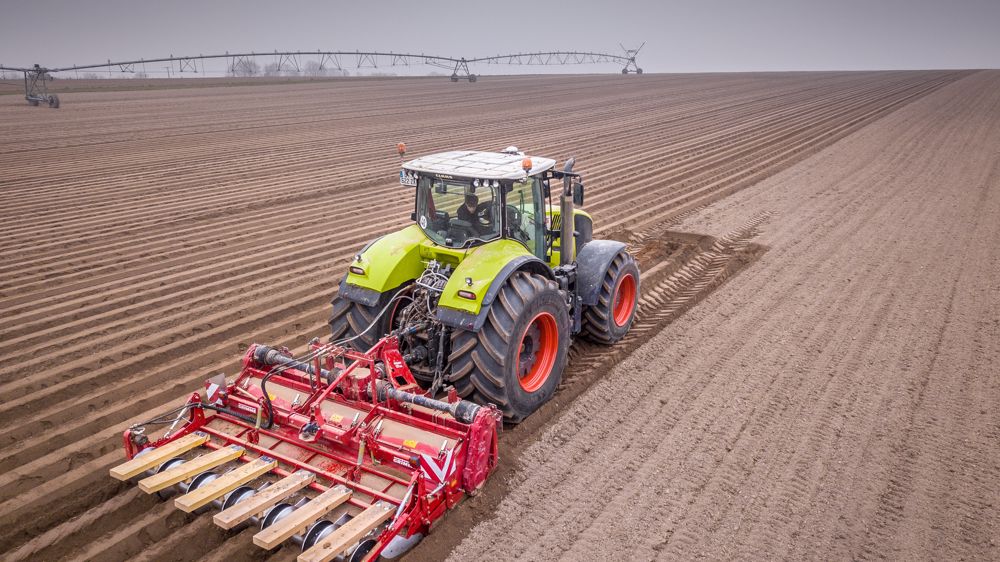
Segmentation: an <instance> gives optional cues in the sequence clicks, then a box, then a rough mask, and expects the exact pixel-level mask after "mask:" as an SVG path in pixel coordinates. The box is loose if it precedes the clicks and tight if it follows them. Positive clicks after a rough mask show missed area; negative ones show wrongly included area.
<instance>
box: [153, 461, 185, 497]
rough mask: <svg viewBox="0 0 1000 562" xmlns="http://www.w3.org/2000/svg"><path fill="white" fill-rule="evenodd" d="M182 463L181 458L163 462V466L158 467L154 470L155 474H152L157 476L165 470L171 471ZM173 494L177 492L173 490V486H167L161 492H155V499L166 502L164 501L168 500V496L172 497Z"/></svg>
mask: <svg viewBox="0 0 1000 562" xmlns="http://www.w3.org/2000/svg"><path fill="white" fill-rule="evenodd" d="M183 462H184V459H183V458H181V457H174V458H172V459H169V460H166V461H163V464H161V465H160V466H158V467H157V468H156V472H154V473H153V474H159V473H161V472H163V471H165V470H169V469H171V468H173V467H175V466H177V465H179V464H181V463H183ZM175 493H177V490H176V489H175V488H174V486H169V487H167V488H164V489H162V490H158V491H157V492H156V497H158V498H160V499H161V500H166V499H169V498H170V496H172V495H174V494H175Z"/></svg>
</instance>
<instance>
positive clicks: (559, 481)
mask: <svg viewBox="0 0 1000 562" xmlns="http://www.w3.org/2000/svg"><path fill="white" fill-rule="evenodd" d="M998 81H1000V73H995V72H978V73H974V72H965V71H952V72H945V71H941V72H881V73H787V74H746V75H739V74H726V75H684V76H669V75H661V76H657V75H644V76H642V77H636V76H625V77H622V76H580V77H504V78H484V79H483V80H481V81H479V82H477V83H475V84H453V83H451V82H449V81H447V80H432V79H426V78H423V79H393V80H341V81H325V82H313V83H297V84H271V85H253V86H243V85H232V86H226V87H220V86H213V87H187V85H185V87H184V88H180V89H158V90H152V91H107V92H90V93H74V94H67V95H66V96H64V97H63V100H62V101H63V107H62V108H61V109H59V110H50V109H48V108H41V107H39V108H31V107H28V106H27V105H26V104H25V103H24V102H23V100H20V99H18V98H17V97H16V96H2V97H0V186H2V190H3V193H4V195H5V198H4V206H3V208H2V209H0V217H2V219H3V224H4V227H5V228H4V229H3V231H2V232H0V240H2V244H0V255H2V257H3V259H2V262H0V310H2V311H3V319H4V322H3V323H2V325H0V341H2V345H0V390H2V391H3V395H4V401H3V403H0V551H2V552H4V553H5V556H4V557H5V559H11V560H22V559H46V560H48V559H80V560H84V559H91V560H92V559H112V560H115V559H117V560H121V559H126V558H131V559H139V560H165V559H184V560H189V559H197V558H207V559H215V560H224V559H234V558H235V559H245V558H264V557H265V556H266V553H264V552H263V551H261V550H259V549H257V548H256V547H254V546H253V545H252V541H251V540H250V536H249V534H248V533H247V532H242V533H233V534H228V535H227V534H226V533H224V532H222V531H220V530H219V529H218V528H216V527H215V526H214V525H212V523H211V518H210V517H206V516H202V517H196V516H188V515H184V514H183V513H181V512H178V511H176V510H175V509H173V506H172V504H171V503H169V502H159V501H157V500H156V499H155V498H154V497H149V496H146V495H145V494H143V493H141V492H140V491H139V490H138V489H136V488H135V487H134V486H133V485H125V484H120V483H118V482H116V481H114V480H112V479H110V478H109V477H108V475H107V470H108V468H109V467H110V466H112V465H114V464H116V463H118V462H120V461H121V459H122V453H121V450H120V446H121V443H120V433H121V431H122V430H123V429H124V428H125V427H127V425H128V424H129V423H130V422H132V421H137V420H138V419H140V418H145V417H149V415H150V413H157V412H162V411H165V410H166V409H168V406H169V405H170V404H173V403H175V402H176V401H177V399H178V397H182V396H185V395H186V394H188V393H189V392H190V391H191V390H192V389H194V388H198V387H200V385H201V382H202V380H203V379H204V378H205V376H206V374H210V373H215V372H219V371H225V372H228V373H230V374H232V373H233V372H234V371H235V369H236V368H237V360H238V358H239V356H240V353H241V351H242V350H244V349H245V348H246V346H247V345H249V344H250V343H251V342H253V341H260V342H270V343H274V344H285V345H289V346H290V347H293V348H299V349H301V346H302V344H303V343H304V342H306V341H307V340H308V339H310V338H311V337H313V336H317V335H323V333H324V323H325V319H326V316H327V314H328V308H329V304H328V303H329V299H330V297H331V296H332V295H333V294H334V292H335V291H336V284H337V282H338V281H339V278H340V276H341V275H342V271H343V268H344V266H345V264H346V261H347V259H348V258H349V256H350V255H352V254H353V252H354V251H355V250H356V249H357V248H359V247H360V246H361V245H363V244H364V242H366V241H367V240H369V239H371V238H372V237H374V236H377V235H379V234H381V233H384V232H386V231H389V230H393V229H395V228H398V227H399V226H401V225H403V224H405V223H406V222H407V217H408V214H409V210H410V206H411V205H412V199H411V197H412V194H411V193H410V192H408V191H406V190H404V189H401V188H400V187H399V186H398V184H397V183H396V171H397V169H398V157H397V156H396V154H395V150H394V147H395V143H396V142H399V141H405V142H406V143H407V144H408V146H409V148H410V151H411V153H412V154H414V155H418V154H424V153H429V152H435V151H440V150H445V149H451V148H456V147H465V148H471V149H481V150H497V149H499V148H502V147H504V146H507V145H510V144H516V145H518V146H519V147H521V148H522V149H524V150H526V151H527V152H529V153H532V154H540V155H549V156H554V157H556V158H559V159H560V160H562V159H563V158H566V157H569V156H576V157H577V170H578V171H580V172H581V173H582V174H583V175H584V178H585V180H586V183H587V190H588V193H587V201H586V203H587V204H586V208H587V210H588V211H590V212H591V213H592V214H593V215H594V217H595V226H596V227H597V234H598V235H602V236H606V237H615V238H618V239H622V240H627V241H628V242H630V244H631V245H632V247H633V249H634V250H635V251H636V253H637V254H638V255H639V256H640V260H641V263H642V267H643V274H644V297H643V303H642V310H641V313H642V314H641V318H640V322H639V325H638V326H637V330H636V334H635V335H634V336H633V337H631V338H630V340H629V341H628V342H625V343H624V344H623V345H622V346H620V347H619V348H618V349H616V350H614V351H612V352H610V353H608V352H607V350H595V349H592V348H588V347H586V346H578V347H577V348H575V349H574V351H573V358H572V361H571V364H570V366H569V371H568V373H567V377H566V380H565V381H564V384H563V386H562V387H561V388H560V391H559V393H558V394H557V396H556V399H555V400H554V401H553V402H552V403H550V404H549V405H547V406H546V407H545V408H544V409H543V410H542V411H541V412H540V413H539V414H537V415H535V416H532V418H530V419H529V421H528V422H527V423H525V424H523V425H522V426H519V427H518V428H516V429H514V430H512V431H509V432H506V433H505V434H504V435H503V436H502V442H501V447H502V450H503V452H504V460H503V465H502V466H501V470H500V471H499V473H498V475H497V477H495V478H493V479H492V480H491V482H490V483H489V484H488V486H487V490H486V492H485V493H484V494H483V495H482V496H480V497H477V498H476V499H474V500H472V501H467V502H465V503H464V504H463V505H461V506H459V508H458V509H457V510H456V511H455V512H454V513H452V514H450V515H449V517H447V518H445V520H444V521H443V523H442V525H441V526H439V527H438V532H436V533H434V534H432V535H431V536H430V537H429V538H428V539H427V540H426V541H425V542H424V544H422V545H421V546H420V547H419V548H418V550H416V551H415V552H414V553H413V554H412V555H411V556H410V558H412V559H433V558H440V557H443V556H445V555H447V554H448V553H449V552H452V551H453V548H454V547H455V546H456V545H457V544H458V542H459V541H460V540H462V539H463V537H465V541H464V542H462V544H461V545H458V547H457V550H455V551H454V554H455V556H456V557H458V558H469V557H471V556H473V555H477V556H482V555H483V553H485V554H486V555H487V556H486V557H496V556H501V555H502V556H504V557H509V556H518V557H526V558H558V557H565V558H567V559H577V558H586V557H588V556H597V555H598V553H601V555H603V557H606V556H607V554H609V553H623V555H624V553H628V557H638V558H653V557H656V556H667V557H677V558H690V557H693V556H695V555H699V554H703V555H705V556H708V557H713V558H718V557H733V556H742V557H773V556H774V555H785V556H790V557H797V558H801V557H818V558H829V557H847V556H855V557H880V556H891V557H896V556H902V555H904V554H906V555H914V554H915V555H917V556H921V555H922V556H925V557H938V558H940V557H952V556H951V553H953V552H954V553H958V554H964V555H966V556H967V557H990V556H993V557H996V556H997V551H996V550H993V549H994V548H995V547H994V546H993V545H991V543H990V540H994V539H992V537H995V536H997V532H998V528H997V507H998V503H997V502H998V501H1000V498H998V497H997V495H996V494H997V492H996V491H995V490H996V488H997V481H998V476H1000V468H998V464H997V463H998V458H1000V454H998V444H997V443H998V441H1000V424H998V417H997V413H996V411H995V408H994V406H995V404H996V403H997V400H998V398H1000V388H998V385H1000V383H998V381H997V377H996V375H995V372H994V371H995V367H993V364H994V363H995V362H996V360H997V359H998V351H1000V350H998V343H997V342H998V341H1000V325H998V323H1000V317H998V308H1000V305H998V302H1000V298H998V297H1000V296H998V295H997V285H996V277H997V275H996V272H997V271H998V270H1000V258H998V254H997V250H996V248H997V243H998V242H1000V231H998V225H1000V220H998V214H997V212H998V204H1000V195H998V193H1000V192H998V188H1000V185H998V183H997V182H998V178H997V173H998V170H997V167H996V162H997V161H998V154H997V147H998V146H1000V139H998V138H997V136H998V134H1000V133H998V131H1000V123H998V122H997V121H998V120H1000V111H998V109H1000V105H998V103H1000V101H998V95H1000V94H998V93H997V92H998V91H1000V90H998V88H997V85H998V84H997V82H998ZM679 221H684V222H683V223H680V224H678V222H679ZM680 231H683V232H688V233H689V234H681V233H680ZM695 233H697V234H695ZM758 233H761V234H758ZM755 237H756V238H755ZM762 245H763V246H762ZM764 246H766V247H767V248H769V249H768V250H767V251H765V248H764ZM755 260H756V261H755ZM741 268H742V269H745V271H743V272H742V273H740V274H739V275H738V276H737V277H735V278H731V275H732V274H733V273H736V272H737V271H739V270H740V269H741ZM727 279H731V280H730V281H728V282H726V280H727ZM713 289H714V290H715V291H714V292H713ZM696 303H697V306H694V305H695V304H696ZM647 340H650V341H647ZM644 341H645V342H646V343H645V344H643V345H641V346H640V343H641V342H644ZM617 363H621V365H619V366H617V367H614V368H613V366H614V364H617ZM991 368H993V369H994V370H991ZM543 521H544V522H545V524H544V525H543V524H541V523H542V522H543ZM470 529H471V530H470ZM292 555H293V553H292V552H291V551H290V549H283V550H279V551H278V552H277V554H276V555H274V556H276V557H277V558H279V559H289V558H292V557H293V556H292Z"/></svg>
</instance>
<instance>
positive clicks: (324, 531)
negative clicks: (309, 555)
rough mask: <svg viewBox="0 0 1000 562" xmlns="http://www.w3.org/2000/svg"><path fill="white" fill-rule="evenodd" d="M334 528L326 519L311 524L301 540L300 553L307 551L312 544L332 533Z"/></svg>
mask: <svg viewBox="0 0 1000 562" xmlns="http://www.w3.org/2000/svg"><path fill="white" fill-rule="evenodd" d="M335 527H336V525H334V524H333V523H331V522H330V521H327V520H326V519H320V520H319V521H317V522H315V523H313V524H312V526H311V527H309V530H308V531H306V534H305V536H303V538H302V552H305V551H307V550H309V549H310V548H312V546H313V545H314V544H316V543H317V542H319V541H320V540H322V539H323V537H325V536H327V535H329V534H330V533H332V532H333V530H334V528H335Z"/></svg>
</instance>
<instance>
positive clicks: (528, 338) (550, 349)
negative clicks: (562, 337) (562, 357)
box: [514, 312, 559, 392]
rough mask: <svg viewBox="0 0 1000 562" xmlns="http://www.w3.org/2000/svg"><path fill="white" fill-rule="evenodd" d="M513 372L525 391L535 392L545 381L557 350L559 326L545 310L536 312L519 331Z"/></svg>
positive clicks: (550, 370)
mask: <svg viewBox="0 0 1000 562" xmlns="http://www.w3.org/2000/svg"><path fill="white" fill-rule="evenodd" d="M517 347H518V350H517V361H516V364H515V366H514V372H515V373H516V374H517V382H518V383H520V384H521V388H523V389H524V390H525V392H534V391H536V390H538V389H539V388H541V387H542V385H543V384H545V381H546V380H548V378H549V375H550V374H551V373H552V367H553V366H554V365H555V364H556V355H557V354H558V353H559V327H558V326H557V325H556V318H555V316H552V315H551V314H549V313H548V312H539V313H538V314H537V315H536V316H535V317H534V318H532V319H531V322H529V323H528V327H527V328H525V329H524V333H523V334H521V339H520V341H519V343H518V346H517Z"/></svg>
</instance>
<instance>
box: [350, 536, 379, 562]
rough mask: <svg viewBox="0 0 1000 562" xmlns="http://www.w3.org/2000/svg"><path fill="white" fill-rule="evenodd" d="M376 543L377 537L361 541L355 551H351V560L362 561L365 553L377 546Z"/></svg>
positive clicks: (351, 561)
mask: <svg viewBox="0 0 1000 562" xmlns="http://www.w3.org/2000/svg"><path fill="white" fill-rule="evenodd" d="M376 544H377V541H376V540H375V539H368V540H364V541H361V544H359V545H358V547H357V548H355V549H354V552H352V553H351V558H350V562H361V560H362V559H363V558H364V557H365V555H366V554H368V553H369V552H371V550H372V549H373V548H375V545H376Z"/></svg>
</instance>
